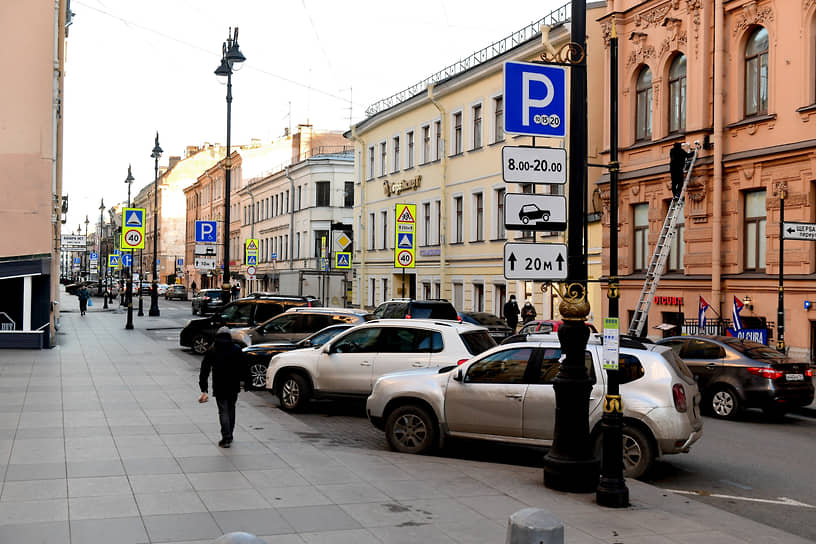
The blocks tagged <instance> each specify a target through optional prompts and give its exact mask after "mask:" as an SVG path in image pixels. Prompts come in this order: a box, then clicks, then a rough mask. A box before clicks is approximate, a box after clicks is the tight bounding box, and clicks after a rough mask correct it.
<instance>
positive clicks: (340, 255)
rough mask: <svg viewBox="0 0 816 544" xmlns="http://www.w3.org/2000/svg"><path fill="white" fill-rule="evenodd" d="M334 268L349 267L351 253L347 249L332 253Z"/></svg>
mask: <svg viewBox="0 0 816 544" xmlns="http://www.w3.org/2000/svg"><path fill="white" fill-rule="evenodd" d="M334 267H335V268H351V253H350V252H348V251H338V252H336V253H335V254H334Z"/></svg>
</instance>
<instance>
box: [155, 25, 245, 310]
mask: <svg viewBox="0 0 816 544" xmlns="http://www.w3.org/2000/svg"><path fill="white" fill-rule="evenodd" d="M245 60H246V57H244V55H243V54H242V53H241V50H240V49H239V47H238V27H235V32H233V31H232V28H230V29H229V31H228V32H227V41H225V42H224V43H223V45H222V46H221V64H220V65H219V66H218V68H216V70H215V75H216V77H217V78H218V80H219V82H221V83H224V82H226V84H227V154H226V157H225V158H224V275H223V276H222V280H221V290H222V291H223V293H222V294H221V298H222V299H223V300H224V302H225V303H226V302H229V300H230V269H229V258H230V255H229V253H230V232H229V229H230V170H231V168H232V163H231V158H230V153H231V151H230V141H231V140H230V137H231V134H230V133H231V130H232V73H233V71H237V70H239V69H240V67H241V63H242V62H244V61H245ZM156 142H157V144H158V140H156Z"/></svg>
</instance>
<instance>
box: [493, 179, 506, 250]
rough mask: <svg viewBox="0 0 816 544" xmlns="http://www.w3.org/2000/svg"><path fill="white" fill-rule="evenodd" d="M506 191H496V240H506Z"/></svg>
mask: <svg viewBox="0 0 816 544" xmlns="http://www.w3.org/2000/svg"><path fill="white" fill-rule="evenodd" d="M505 192H506V191H505V190H504V189H496V191H495V194H496V238H498V239H499V240H504V238H505V237H506V232H505V230H504V194H505Z"/></svg>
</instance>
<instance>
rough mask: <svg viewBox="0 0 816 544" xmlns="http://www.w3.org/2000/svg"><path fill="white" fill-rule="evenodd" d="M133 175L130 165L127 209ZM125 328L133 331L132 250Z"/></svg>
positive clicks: (127, 181) (126, 180)
mask: <svg viewBox="0 0 816 544" xmlns="http://www.w3.org/2000/svg"><path fill="white" fill-rule="evenodd" d="M134 181H135V180H134V178H133V174H132V173H131V171H130V165H129V164H128V175H127V178H125V183H127V186H128V205H127V207H128V208H130V186H131V185H133V182H134ZM124 256H125V254H124V248H123V249H122V257H120V258H124ZM125 328H126V329H127V330H131V329H133V250H132V249H131V250H130V266H128V281H127V323H125Z"/></svg>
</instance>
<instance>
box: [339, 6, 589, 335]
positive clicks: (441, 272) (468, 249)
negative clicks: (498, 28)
mask: <svg viewBox="0 0 816 544" xmlns="http://www.w3.org/2000/svg"><path fill="white" fill-rule="evenodd" d="M604 5H605V4H604V3H603V2H601V3H594V4H590V5H589V6H588V8H589V9H588V13H587V20H588V21H594V20H595V19H597V17H599V16H601V15H602V14H603V7H604ZM568 17H569V13H568V10H564V9H562V10H558V11H555V12H553V13H551V14H549V15H548V16H547V17H545V18H544V19H542V20H540V21H538V22H535V23H533V24H531V25H529V26H527V27H525V28H523V29H521V30H519V31H518V32H516V33H514V34H512V35H510V36H508V37H507V38H505V39H504V40H502V41H500V42H496V43H494V44H491V45H489V46H487V47H486V48H485V49H483V50H481V51H477V52H476V53H474V54H473V55H471V56H470V57H468V58H466V59H464V60H462V61H460V62H459V63H457V64H456V65H453V66H450V67H448V68H446V69H445V70H443V71H441V72H439V73H437V74H435V75H434V76H431V77H430V78H428V79H427V80H425V81H423V82H421V83H419V84H417V85H415V86H414V87H412V88H409V89H406V90H405V91H403V92H401V93H398V94H397V95H394V96H392V97H390V98H387V99H385V100H382V101H380V102H378V103H376V104H374V105H372V106H371V107H370V108H369V110H368V111H367V113H368V114H369V117H368V118H367V119H365V120H364V121H362V122H360V123H358V124H356V125H354V126H353V127H352V130H351V131H350V132H349V133H347V136H348V137H349V138H350V139H351V140H353V141H354V142H355V151H356V155H355V159H356V160H355V163H356V170H357V171H356V176H357V177H356V180H355V189H356V191H355V208H354V221H355V223H354V235H355V242H354V274H355V277H354V282H353V285H354V302H355V304H356V305H359V306H360V307H365V308H372V307H376V306H377V304H379V303H381V302H383V301H385V300H389V299H391V298H400V297H412V298H417V299H431V298H444V299H447V300H449V301H451V302H452V303H453V305H454V306H455V307H456V308H457V310H459V311H484V312H490V313H493V314H495V315H502V306H503V304H504V302H506V300H507V298H508V297H509V296H510V295H511V294H514V295H516V298H517V299H519V305H521V304H522V303H523V301H524V300H525V299H530V300H531V301H532V302H533V304H534V306H535V309H536V312H537V318H539V319H558V313H557V312H558V299H557V296H554V295H553V289H552V288H550V287H549V286H548V285H547V284H546V283H541V282H525V281H515V280H513V281H510V280H506V279H505V277H504V244H505V243H506V242H514V241H523V242H533V241H535V242H538V243H543V242H563V241H564V236H563V234H561V233H538V235H537V236H535V237H534V236H533V233H525V232H522V231H510V230H505V226H504V223H505V221H504V198H505V195H506V194H508V193H525V192H528V193H529V192H536V193H539V194H541V193H550V192H552V193H553V194H558V193H561V194H563V189H562V187H555V186H547V185H532V184H526V185H522V184H517V183H505V182H504V181H503V179H502V172H501V170H502V165H501V153H502V148H503V147H504V146H529V145H532V144H533V143H535V145H536V146H539V147H564V146H565V145H566V140H565V139H560V138H559V139H555V138H536V139H535V142H533V140H532V138H531V137H528V136H513V135H506V134H505V133H504V130H503V127H504V112H505V102H504V97H503V86H504V83H503V65H504V62H505V61H509V60H513V61H535V60H540V58H541V54H542V53H543V52H545V51H546V50H549V48H550V47H552V48H554V49H555V50H558V49H559V48H560V47H561V46H562V45H564V44H566V43H567V42H568V41H569V28H568V25H566V24H564V23H565V21H566V19H567V18H568ZM542 25H546V26H545V29H546V28H549V39H548V42H547V43H546V44H545V43H543V40H542V35H541V31H540V30H541V26H542ZM593 27H594V28H597V25H593ZM594 34H596V35H593V36H589V37H588V40H589V45H588V48H587V49H588V54H589V57H588V58H589V61H588V62H589V66H590V76H589V88H590V96H589V97H588V105H589V112H590V113H589V115H590V122H589V126H590V137H589V155H590V156H589V162H600V159H599V158H598V159H596V157H599V156H600V151H601V149H600V145H601V133H600V130H601V129H602V126H603V123H602V121H601V119H600V116H601V115H602V112H603V106H602V103H601V100H602V90H603V84H602V82H601V80H600V78H601V77H602V73H603V68H602V67H603V64H602V58H601V57H599V56H598V55H602V53H603V42H602V40H601V35H600V31H599V30H598V31H596V32H595V33H594ZM596 57H597V58H596ZM593 64H595V65H597V66H599V67H600V70H596V72H598V73H597V74H596V73H593V71H592V68H591V67H592V66H593ZM593 117H594V119H593ZM568 130H569V129H568ZM599 175H600V173H599V172H593V171H590V173H589V180H590V187H592V186H593V184H592V182H593V181H594V180H595V179H597V177H598V176H599ZM589 200H590V202H589V203H588V212H590V213H591V212H594V211H600V208H599V206H600V199H599V198H590V199H589ZM593 201H597V205H598V210H594V209H593ZM398 204H413V205H415V206H416V217H415V218H414V219H415V220H416V229H415V232H416V234H415V237H416V258H415V266H414V268H406V269H402V268H396V267H395V266H394V261H395V245H396V238H395V228H396V227H395V224H396V218H395V211H396V206H397V205H398ZM593 216H598V214H592V215H590V217H593ZM600 225H601V223H600V221H598V220H594V221H593V222H591V223H590V226H589V229H588V231H589V232H588V243H587V248H588V252H589V255H588V262H589V263H590V271H589V277H590V278H591V279H599V277H600V274H601V259H600V246H601V233H600ZM542 234H544V235H546V236H542ZM598 285H599V284H598V283H591V284H590V286H591V289H590V291H591V292H590V304H591V305H592V307H593V308H600V304H599V302H598V300H597V299H598V297H599V296H600V289H599V287H598ZM591 317H592V319H594V320H595V321H598V322H600V319H601V317H602V316H601V315H600V312H597V311H596V312H595V314H594V315H592V316H591Z"/></svg>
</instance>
